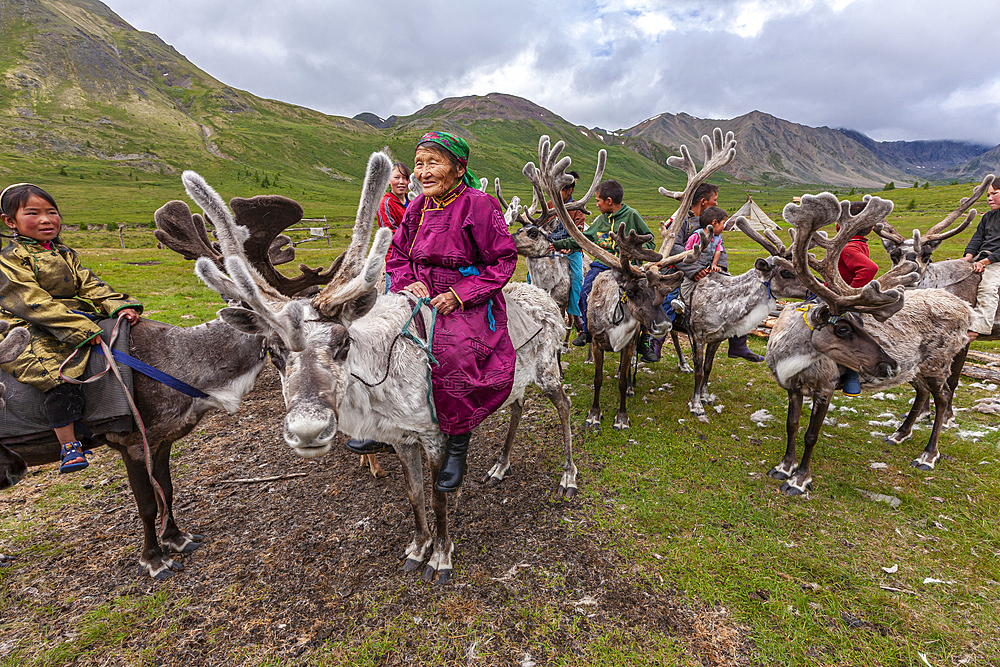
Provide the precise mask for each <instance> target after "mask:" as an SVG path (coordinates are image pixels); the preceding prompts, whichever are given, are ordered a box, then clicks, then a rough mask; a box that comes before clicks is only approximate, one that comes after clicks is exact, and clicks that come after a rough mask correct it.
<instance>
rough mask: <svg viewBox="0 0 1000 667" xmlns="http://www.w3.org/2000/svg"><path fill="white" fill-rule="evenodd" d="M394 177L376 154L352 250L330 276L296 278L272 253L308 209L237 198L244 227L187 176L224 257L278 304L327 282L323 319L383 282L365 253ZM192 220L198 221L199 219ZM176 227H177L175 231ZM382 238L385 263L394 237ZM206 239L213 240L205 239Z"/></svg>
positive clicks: (320, 302) (318, 302) (175, 211)
mask: <svg viewBox="0 0 1000 667" xmlns="http://www.w3.org/2000/svg"><path fill="white" fill-rule="evenodd" d="M391 174H392V164H391V162H390V161H389V159H388V158H387V157H386V156H385V155H384V154H382V153H373V154H372V157H371V158H370V159H369V162H368V170H367V173H366V175H365V182H364V186H363V188H362V190H363V192H362V199H361V203H360V204H359V206H358V217H357V219H356V220H355V223H354V234H353V236H352V238H351V242H350V244H349V245H348V247H347V249H346V250H345V251H344V253H343V254H341V255H340V256H339V257H337V259H335V260H334V261H333V263H332V264H331V265H330V267H329V268H328V269H326V270H325V271H324V270H323V269H321V268H317V269H310V268H309V267H307V266H305V265H300V266H299V268H300V270H301V271H302V275H300V276H297V277H296V278H291V279H289V278H286V277H285V276H283V275H282V274H280V273H278V271H277V270H275V268H274V266H273V264H272V263H271V261H270V259H269V257H268V249H270V248H272V247H273V245H274V243H275V241H276V239H277V238H278V235H277V232H279V231H282V230H284V229H286V228H287V227H288V226H290V225H292V224H295V223H296V222H298V221H299V220H301V219H302V208H301V207H300V206H299V205H298V204H297V203H296V202H294V201H292V200H290V199H287V198H285V197H277V196H274V195H269V196H263V197H254V198H253V199H242V198H234V199H233V202H232V203H233V209H234V210H235V211H236V212H237V213H238V216H237V217H239V223H244V222H245V223H246V225H243V224H239V223H238V222H237V220H236V218H234V216H233V214H232V212H231V211H230V210H229V208H228V207H227V206H226V204H225V202H223V200H222V198H221V197H220V196H219V194H218V193H217V192H216V191H215V190H213V189H212V188H211V187H210V186H209V185H208V183H206V182H205V179H203V178H202V177H201V176H199V175H198V174H196V173H195V172H193V171H186V172H184V174H183V176H182V180H183V182H184V185H185V188H186V189H187V191H188V194H189V195H190V196H191V198H192V199H194V200H195V202H196V203H197V204H198V205H199V206H201V207H202V209H203V210H204V211H205V213H206V215H207V216H208V217H209V218H210V219H211V220H212V221H213V222H215V224H216V236H217V237H218V239H219V246H220V249H221V255H222V256H225V257H226V258H227V259H229V258H234V257H235V258H237V259H239V260H240V261H241V262H242V263H243V264H245V265H246V267H247V270H246V272H247V275H250V276H251V277H252V278H253V281H254V283H255V285H256V286H257V288H258V290H259V292H260V295H261V298H263V299H264V300H265V301H268V302H270V303H272V304H281V303H284V302H287V301H288V300H289V298H290V297H291V296H293V295H295V294H298V293H300V292H301V291H302V290H303V289H305V288H307V287H311V286H316V285H322V284H324V283H325V284H326V287H324V289H323V291H322V292H320V294H318V295H316V297H315V298H314V299H313V306H314V307H315V308H316V309H317V310H318V311H319V312H320V313H321V314H324V315H328V316H330V315H332V314H335V313H336V312H338V309H337V306H339V305H341V304H342V303H344V302H346V301H348V300H351V299H353V298H356V297H357V296H359V295H360V293H362V292H364V291H368V290H370V289H371V286H373V285H374V284H375V280H377V277H378V276H377V275H376V276H375V278H372V276H371V273H372V272H373V271H375V269H374V268H372V267H371V261H370V259H371V258H370V257H369V261H368V262H366V261H365V259H364V253H365V248H366V246H367V245H368V241H369V239H370V238H371V230H372V225H373V221H374V218H375V208H376V207H377V205H378V200H379V199H380V198H381V196H382V192H383V191H384V190H385V187H386V185H387V184H388V182H389V178H390V176H391ZM168 206H169V205H168ZM185 207H186V206H185ZM164 208H165V209H167V210H166V212H165V213H168V214H170V215H168V216H167V218H169V219H170V220H171V222H177V221H178V220H179V219H181V218H183V215H182V214H183V210H182V209H180V208H179V207H177V206H169V208H168V207H164ZM189 217H191V218H192V220H193V216H189ZM167 218H165V220H166V219H167ZM189 224H192V223H189ZM175 227H176V225H174V227H171V229H173V228H175ZM198 237H199V235H198V234H197V233H196V232H191V231H190V230H187V232H186V235H185V236H184V237H183V238H185V239H190V238H194V239H196V241H197V239H198ZM382 237H384V238H380V237H379V236H378V235H376V240H377V241H378V242H379V243H381V244H383V245H384V246H385V247H384V248H383V250H382V253H383V261H384V256H385V252H386V251H387V250H388V244H389V243H390V242H391V239H389V238H388V237H389V235H388V234H384V235H382ZM205 240H207V235H206V236H205V239H202V241H205ZM189 245H190V246H191V247H192V248H195V249H197V250H198V251H199V252H201V251H204V250H205V248H204V247H201V246H207V247H211V246H208V244H207V243H201V244H199V243H196V242H191V243H189ZM201 256H203V257H208V258H210V259H212V260H213V262H214V264H215V266H216V267H217V268H223V266H222V264H223V263H222V262H221V261H219V258H220V254H219V253H218V252H215V253H212V254H206V253H204V252H202V253H201ZM378 270H379V271H380V270H381V265H379V266H378ZM205 271H207V270H205ZM227 272H228V269H227ZM376 273H377V271H376ZM199 275H201V274H199ZM218 280H220V281H221V279H218ZM206 282H207V281H206ZM230 282H232V281H230ZM369 282H370V283H371V284H370V285H369V284H368V283H369ZM231 291H234V292H239V293H242V294H244V295H245V293H246V290H245V289H240V290H237V289H236V286H233V287H232V288H231Z"/></svg>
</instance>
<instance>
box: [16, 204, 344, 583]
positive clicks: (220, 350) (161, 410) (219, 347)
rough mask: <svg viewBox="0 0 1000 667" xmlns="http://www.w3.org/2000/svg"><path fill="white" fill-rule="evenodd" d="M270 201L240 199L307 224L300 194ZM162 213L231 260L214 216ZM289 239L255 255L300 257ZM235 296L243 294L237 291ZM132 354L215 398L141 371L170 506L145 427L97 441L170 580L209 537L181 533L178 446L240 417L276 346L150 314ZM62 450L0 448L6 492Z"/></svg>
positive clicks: (263, 246) (172, 225) (242, 208)
mask: <svg viewBox="0 0 1000 667" xmlns="http://www.w3.org/2000/svg"><path fill="white" fill-rule="evenodd" d="M263 202H265V203H266V205H261V204H262V202H261V200H258V201H255V202H252V201H249V200H242V201H239V202H234V208H235V209H236V210H237V211H238V215H239V216H240V217H241V219H250V218H255V217H265V218H269V219H273V218H280V219H282V220H285V221H293V222H297V221H298V220H301V218H302V209H301V207H299V206H298V204H295V203H294V202H291V200H287V199H285V198H271V199H264V200H263ZM289 202H291V203H289ZM154 218H155V220H156V224H157V227H158V229H157V230H156V232H155V235H156V238H157V240H158V241H159V242H161V243H163V244H164V245H165V246H167V247H169V248H171V249H172V250H174V251H176V252H178V253H180V254H181V255H182V256H184V257H186V258H188V259H193V258H196V257H210V258H212V261H215V262H218V263H219V264H221V263H222V259H223V258H222V254H221V252H220V249H219V245H218V244H216V243H213V242H212V241H210V240H209V237H208V233H207V232H206V229H205V221H204V219H203V218H202V217H201V216H200V215H197V214H195V215H191V211H190V209H188V206H187V204H185V203H183V202H171V203H169V204H167V205H166V206H164V207H162V208H161V209H160V210H158V211H156V213H155V215H154ZM289 224H291V223H289ZM282 229H284V228H282ZM287 243H288V238H287V237H284V236H281V237H275V236H273V235H272V236H270V237H268V238H266V239H264V238H262V237H260V236H256V237H252V238H248V239H247V247H248V248H250V250H249V252H250V253H252V254H253V255H254V256H256V255H258V254H260V255H263V256H266V257H267V258H268V262H269V264H271V265H273V264H280V263H283V262H287V261H289V260H291V259H292V258H293V257H294V251H292V250H291V249H290V248H288V247H285V246H286V245H287ZM275 273H277V272H276V271H275ZM327 279H328V276H326V275H323V273H322V272H321V271H320V270H319V269H307V268H305V267H303V275H302V276H300V277H298V278H295V279H285V278H284V276H282V277H281V279H278V278H277V277H275V280H276V282H279V283H280V284H281V285H282V288H283V289H287V290H291V291H296V292H298V291H302V290H306V289H309V288H310V286H315V285H318V284H322V283H324V282H325V281H326V280H327ZM228 296H229V298H235V296H236V295H234V294H230V295H228ZM17 331H18V330H16V329H15V331H14V332H11V333H10V334H8V336H7V339H5V340H4V344H6V343H7V340H12V341H13V340H15V339H16V338H15V339H12V338H11V337H12V336H14V335H15V333H16V332H17ZM129 352H130V354H131V355H132V356H134V357H137V358H138V359H139V360H140V361H144V362H146V363H147V364H149V365H151V366H154V367H155V368H158V369H160V370H161V371H164V372H166V373H168V374H170V375H173V376H174V377H176V378H178V379H180V380H182V381H183V382H185V383H187V384H188V385H191V386H192V387H194V388H196V389H199V390H201V391H202V392H203V393H205V394H207V396H206V397H204V398H193V397H189V396H187V395H185V394H182V393H180V392H178V391H177V390H174V389H171V388H170V387H167V386H166V385H163V384H161V383H159V382H157V381H155V380H152V379H150V378H148V377H146V376H145V375H142V374H140V373H134V374H133V394H134V399H135V403H136V406H137V408H138V410H139V414H140V416H141V418H142V421H143V423H144V424H145V425H146V437H147V440H148V442H149V448H150V461H149V463H150V465H151V467H152V478H153V480H155V483H156V484H157V485H159V486H160V487H161V489H162V492H163V500H165V501H166V506H165V507H164V506H162V505H161V500H160V499H158V498H157V493H156V491H155V489H154V483H153V481H151V479H150V472H149V471H147V461H146V457H145V456H144V453H143V445H142V437H141V434H140V433H139V432H138V431H134V432H132V433H128V434H122V433H106V434H103V435H100V436H97V437H96V439H95V441H94V443H93V444H94V445H95V446H100V445H108V446H109V447H111V448H113V449H115V450H117V451H118V453H119V454H121V457H122V460H123V461H124V462H125V468H126V471H127V473H128V478H129V485H130V486H131V488H132V494H133V496H134V497H135V502H136V505H137V507H138V509H139V517H140V519H141V520H142V527H143V548H142V552H141V553H140V555H139V565H140V568H141V570H142V571H144V572H146V573H147V574H148V575H149V576H151V577H152V578H154V579H165V578H167V577H170V576H172V575H173V574H174V573H175V572H176V571H178V570H180V569H181V563H179V562H177V561H174V560H172V559H171V558H170V554H171V553H185V552H189V551H193V550H194V549H197V548H198V547H199V546H201V542H202V540H203V537H202V536H201V535H195V534H192V533H187V532H184V531H181V530H180V529H179V528H178V527H177V525H176V522H175V520H174V516H173V485H172V483H171V477H170V451H171V446H172V444H173V443H174V442H175V441H177V440H179V439H180V438H182V437H184V436H185V435H187V434H188V433H190V432H191V431H192V430H193V429H194V427H195V426H196V425H197V424H198V421H199V420H200V419H201V417H202V416H203V415H204V414H205V413H206V412H208V411H209V410H211V409H214V408H221V409H224V410H226V411H227V412H230V413H232V412H235V411H236V410H237V408H238V407H239V404H240V401H241V400H242V398H243V397H244V396H245V395H246V394H247V393H249V392H250V390H251V389H252V388H253V385H254V381H255V380H256V378H257V376H258V375H259V374H260V372H261V370H263V368H264V364H265V362H266V352H267V348H266V347H265V339H264V337H262V336H257V335H247V334H244V333H241V332H239V331H236V330H235V329H233V328H232V327H230V326H228V325H227V324H225V323H224V322H223V321H222V320H219V319H216V320H212V321H211V322H207V323H205V324H201V325H198V326H194V327H175V326H171V325H168V324H163V323H161V322H156V321H154V320H150V319H145V318H144V319H142V320H140V322H139V323H138V324H137V325H136V326H134V327H132V329H131V338H130V349H129ZM59 454H60V448H59V444H58V443H57V442H56V441H55V440H52V441H51V442H42V443H30V444H24V443H20V444H19V443H9V444H8V446H7V447H3V446H0V489H4V488H7V487H10V486H13V485H14V484H16V483H17V482H18V481H20V480H21V478H22V477H23V476H24V474H25V472H26V471H27V467H28V466H33V465H42V464H46V463H53V462H56V461H58V460H59V458H60V457H59Z"/></svg>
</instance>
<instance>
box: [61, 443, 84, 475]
mask: <svg viewBox="0 0 1000 667" xmlns="http://www.w3.org/2000/svg"><path fill="white" fill-rule="evenodd" d="M89 465H90V463H89V462H88V461H87V456H86V454H85V453H84V451H83V445H81V444H80V441H79V440H74V441H73V442H67V443H66V444H65V445H63V446H62V464H61V465H60V466H59V472H60V474H63V473H67V472H76V471H77V470H83V469H84V468H86V467H87V466H89Z"/></svg>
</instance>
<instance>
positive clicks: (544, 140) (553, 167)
mask: <svg viewBox="0 0 1000 667" xmlns="http://www.w3.org/2000/svg"><path fill="white" fill-rule="evenodd" d="M565 146H566V144H565V143H564V142H562V141H558V142H556V144H555V146H551V147H550V145H549V137H548V135H542V137H541V138H540V139H539V140H538V167H535V163H534V162H529V163H528V164H526V165H524V169H523V170H522V173H523V174H524V175H525V177H526V178H527V179H528V180H529V181H530V182H531V184H532V187H533V188H535V189H536V191H537V192H546V191H547V192H548V193H549V197H550V198H551V199H552V203H553V205H554V206H555V209H554V210H555V213H556V215H557V216H558V217H559V221H560V222H562V224H563V227H565V228H566V231H567V232H568V233H569V235H570V236H571V237H572V238H573V240H574V241H576V242H577V244H578V245H579V246H580V248H581V249H582V250H583V251H584V252H585V253H587V254H588V255H590V256H591V257H593V258H594V259H596V260H597V261H599V262H601V263H602V264H605V265H606V266H609V267H611V268H613V269H616V270H618V271H623V269H622V262H621V260H620V259H619V258H618V256H617V255H615V254H614V253H611V252H608V251H607V250H605V249H604V248H602V247H600V246H599V245H597V244H596V243H594V242H593V241H591V240H590V239H588V238H587V237H586V236H584V235H583V232H581V231H580V230H579V229H577V226H576V225H575V224H573V220H572V219H571V218H570V217H569V210H568V209H567V208H566V204H565V203H564V202H563V200H562V197H561V196H559V192H560V191H561V190H562V189H563V188H564V187H566V186H567V185H569V184H570V183H572V182H573V177H572V176H570V175H569V174H567V173H566V169H567V168H568V167H569V165H570V164H571V162H572V161H571V160H570V159H569V157H568V156H567V157H564V158H562V159H560V158H559V154H560V153H562V150H563V148H565ZM605 160H607V152H606V151H605V150H604V149H603V148H602V149H601V150H600V152H599V153H598V158H597V164H598V167H599V168H600V169H601V170H603V167H604V162H605ZM591 190H596V185H595V186H592V187H591ZM587 194H588V196H589V195H590V194H591V193H590V192H589V191H588V193H587Z"/></svg>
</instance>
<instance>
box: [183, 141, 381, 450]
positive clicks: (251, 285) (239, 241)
mask: <svg viewBox="0 0 1000 667" xmlns="http://www.w3.org/2000/svg"><path fill="white" fill-rule="evenodd" d="M391 173H392V167H391V163H390V161H389V159H388V158H387V157H386V156H385V155H383V154H381V153H375V154H373V155H372V157H371V159H370V160H369V163H368V172H367V174H366V176H365V182H364V186H363V191H362V197H361V202H360V204H359V206H358V214H357V218H356V220H355V224H354V234H353V236H352V239H351V243H350V245H349V246H348V248H347V250H345V251H344V253H343V254H342V255H340V256H339V257H338V258H337V259H336V260H335V261H334V262H333V264H332V265H331V266H330V267H329V268H328V269H326V270H320V269H308V268H306V267H304V266H302V267H300V268H301V269H302V272H303V273H302V276H300V277H299V278H296V279H288V278H285V277H284V276H281V277H277V276H275V275H272V273H271V272H272V271H273V266H271V263H270V261H268V259H267V254H266V252H265V251H264V250H263V248H266V247H269V246H270V243H269V242H268V243H267V244H265V243H264V241H265V240H266V237H268V235H271V236H273V233H274V232H275V230H276V229H278V228H279V227H280V229H278V231H280V230H283V229H285V228H286V227H287V224H285V223H286V222H287V223H288V224H293V223H294V222H295V221H297V220H298V219H300V218H301V214H300V213H298V218H296V211H294V209H293V208H292V207H288V206H286V207H285V210H286V211H287V212H286V214H285V215H284V216H283V217H282V218H281V219H280V220H276V219H274V217H275V216H260V215H253V214H251V213H250V212H249V211H251V210H253V208H254V207H253V206H251V205H249V204H244V202H251V201H253V200H234V201H236V202H237V204H236V205H235V206H234V209H235V211H236V212H237V218H234V216H233V215H232V214H231V212H230V211H229V209H227V207H226V206H225V204H224V203H223V201H222V199H221V198H220V197H219V195H218V194H217V193H216V192H215V191H214V190H212V189H211V188H210V187H209V186H208V184H207V183H205V181H204V180H203V179H202V178H201V177H200V176H198V175H197V174H194V173H193V172H185V174H184V176H183V180H184V184H185V187H186V188H187V190H188V193H189V194H190V195H191V197H192V198H193V199H194V200H195V202H196V203H198V204H199V205H200V206H201V207H202V208H203V209H204V210H205V211H206V212H207V215H208V216H209V217H210V218H211V219H212V220H213V221H214V222H215V223H216V233H217V235H218V237H219V246H220V254H221V255H222V260H223V261H222V262H221V264H222V268H224V269H225V272H223V271H222V270H220V266H219V262H218V261H217V259H216V258H214V257H210V256H205V257H202V258H200V259H198V261H197V263H196V267H195V271H196V273H197V274H198V276H199V277H200V278H201V279H202V280H203V281H204V282H205V283H206V284H207V285H208V286H209V287H211V288H212V289H214V290H215V291H217V292H218V293H219V294H220V295H222V296H223V297H224V298H226V299H227V300H231V301H236V302H239V303H241V304H242V305H231V306H230V307H228V308H223V309H222V310H220V311H219V316H220V317H221V318H222V319H223V320H224V321H225V322H226V323H227V324H229V325H230V326H232V327H234V328H236V329H238V330H240V331H243V332H245V333H252V334H259V335H263V336H266V337H267V340H268V348H269V351H270V353H271V359H272V361H273V363H274V364H275V366H276V367H277V369H278V371H279V374H280V375H281V382H282V393H283V394H284V398H285V407H286V409H287V414H286V417H285V428H284V437H285V441H286V443H287V444H288V445H289V446H290V447H292V448H293V449H294V450H295V452H296V453H298V454H299V455H300V456H304V457H310V458H311V457H315V456H321V455H323V454H325V453H326V452H328V451H329V449H330V446H331V444H332V441H333V438H334V436H335V435H336V432H337V424H338V422H339V409H340V404H341V401H342V400H343V397H344V394H345V392H346V389H347V383H348V378H349V376H350V370H349V368H348V354H349V353H350V350H351V337H350V325H351V323H352V322H353V321H354V320H356V319H357V318H359V317H361V316H363V315H364V314H365V313H367V312H368V310H369V309H370V308H371V307H372V305H373V304H374V302H375V298H376V291H375V285H376V283H377V282H378V279H379V277H380V276H381V273H382V270H383V267H384V264H385V254H386V252H387V250H388V249H389V244H390V242H391V240H392V232H391V231H390V230H388V229H380V230H379V231H378V232H377V233H376V234H375V242H374V243H373V244H372V247H371V250H370V251H369V252H368V255H367V259H366V258H365V256H364V252H365V246H367V244H368V241H369V239H370V238H371V232H372V226H373V221H374V219H375V211H376V208H377V206H378V202H379V200H380V199H381V196H382V193H383V192H384V191H385V188H386V185H387V184H388V182H389V177H390V176H391ZM288 201H290V200H288ZM293 203H294V202H293ZM289 221H291V222H289ZM244 222H245V223H246V224H247V225H249V227H248V226H244V225H243V224H240V223H244ZM281 225H285V226H281ZM274 273H277V272H274ZM227 274H228V275H227ZM319 281H323V282H325V286H324V287H323V288H322V290H320V291H319V293H318V294H316V295H315V296H313V297H312V298H307V297H303V296H294V295H295V294H301V293H302V292H303V290H304V289H305V288H306V287H312V288H315V287H318V285H319ZM304 283H308V285H305V286H303V284H304Z"/></svg>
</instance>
